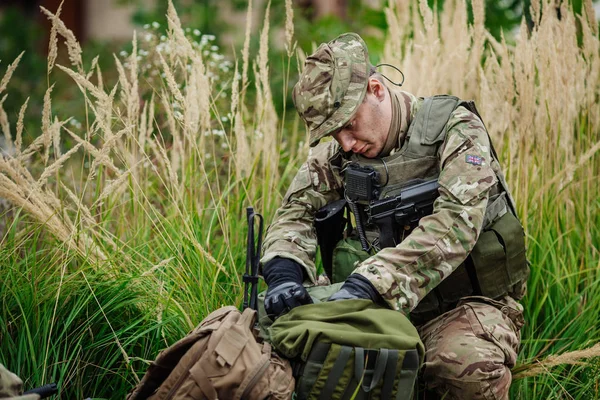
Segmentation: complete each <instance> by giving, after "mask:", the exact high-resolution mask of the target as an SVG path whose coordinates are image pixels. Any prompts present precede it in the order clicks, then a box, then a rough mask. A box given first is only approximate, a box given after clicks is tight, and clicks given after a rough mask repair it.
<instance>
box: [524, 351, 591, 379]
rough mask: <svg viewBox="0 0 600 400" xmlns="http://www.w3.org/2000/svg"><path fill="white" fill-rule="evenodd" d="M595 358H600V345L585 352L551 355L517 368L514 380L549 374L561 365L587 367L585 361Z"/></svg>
mask: <svg viewBox="0 0 600 400" xmlns="http://www.w3.org/2000/svg"><path fill="white" fill-rule="evenodd" d="M593 357H600V343H596V344H595V345H593V346H592V347H589V348H587V349H583V350H576V351H570V352H567V353H563V354H559V355H551V356H548V357H546V358H545V359H543V360H541V361H534V362H532V363H529V364H525V365H521V366H519V367H516V368H515V371H516V372H515V373H514V375H513V379H515V380H516V379H521V378H526V377H530V376H536V375H539V374H541V373H544V372H549V369H550V368H553V367H556V366H559V365H585V364H586V363H585V360H588V359H590V358H593Z"/></svg>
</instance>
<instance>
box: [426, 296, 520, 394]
mask: <svg viewBox="0 0 600 400" xmlns="http://www.w3.org/2000/svg"><path fill="white" fill-rule="evenodd" d="M521 326H523V313H522V306H521V305H520V304H518V303H517V302H516V301H515V300H513V299H512V298H511V297H508V296H507V297H505V298H503V299H501V300H500V301H494V300H491V299H488V298H485V297H468V298H464V299H463V300H462V301H461V302H460V303H459V304H458V306H457V307H456V308H455V309H453V310H451V311H449V312H447V313H445V314H442V315H440V316H439V317H437V318H435V319H433V320H432V321H430V322H428V323H427V324H426V325H424V326H422V327H420V328H419V329H418V331H419V335H420V336H421V340H423V343H424V344H425V348H426V350H425V365H424V370H423V380H424V381H425V384H426V387H427V388H428V389H430V390H433V391H435V392H437V393H439V394H441V395H443V396H444V398H445V399H448V400H451V399H474V400H478V399H497V400H501V399H508V391H509V388H510V384H511V381H512V375H511V373H510V368H512V367H513V366H514V365H515V361H516V359H517V352H518V350H519V343H520V328H521Z"/></svg>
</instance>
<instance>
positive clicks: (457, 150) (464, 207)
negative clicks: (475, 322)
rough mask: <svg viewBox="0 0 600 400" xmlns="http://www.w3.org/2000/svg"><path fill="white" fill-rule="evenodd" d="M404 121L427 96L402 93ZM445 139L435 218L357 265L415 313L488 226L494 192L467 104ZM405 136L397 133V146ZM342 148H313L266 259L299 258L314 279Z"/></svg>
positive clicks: (339, 188)
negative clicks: (323, 214)
mask: <svg viewBox="0 0 600 400" xmlns="http://www.w3.org/2000/svg"><path fill="white" fill-rule="evenodd" d="M398 93H399V96H401V97H400V98H401V99H403V100H404V101H400V103H401V108H402V110H401V111H402V113H403V118H404V117H408V118H407V119H406V122H407V124H408V125H410V122H411V121H412V119H413V117H414V116H415V114H416V112H417V111H418V109H419V107H420V105H421V103H422V101H423V99H422V98H416V97H414V96H413V95H411V94H408V93H406V92H398ZM446 127H447V135H446V138H445V141H444V142H443V143H442V144H441V146H440V149H439V151H438V155H439V157H438V158H439V160H438V161H439V163H440V175H439V184H440V189H439V191H440V196H439V197H438V198H437V200H436V201H435V203H434V210H433V213H432V214H431V215H428V216H426V217H423V218H422V219H421V220H420V221H419V226H418V227H417V228H416V229H414V230H413V231H412V232H411V233H410V235H408V236H407V237H406V238H405V239H404V240H403V241H402V242H401V243H400V244H398V245H397V246H396V247H392V248H385V249H382V250H381V251H379V252H378V253H377V254H375V255H373V256H372V257H370V258H368V259H367V260H365V261H363V262H362V263H360V264H359V265H357V267H356V269H355V270H354V273H358V274H361V275H363V276H365V277H366V278H367V279H369V281H370V282H371V283H372V284H373V286H374V287H375V288H376V289H377V291H378V292H379V293H380V294H381V295H382V297H383V298H384V299H385V301H386V302H387V303H388V304H389V306H390V307H391V308H392V309H395V310H399V311H402V312H405V313H409V312H410V311H412V310H413V309H414V308H415V307H416V305H417V304H418V303H419V301H420V300H421V299H423V297H425V295H426V294H427V293H429V292H430V291H431V290H432V289H433V288H435V287H436V286H437V285H438V284H439V283H440V282H441V281H442V280H443V279H445V278H446V277H447V276H448V275H450V274H451V273H452V272H453V271H454V270H455V269H456V268H457V267H458V266H459V265H460V264H461V263H462V262H463V261H464V260H465V259H466V257H467V255H468V254H469V252H470V251H471V250H472V249H473V247H474V245H475V243H476V241H477V238H478V236H479V233H480V231H481V228H482V225H483V219H484V214H485V210H486V206H487V203H488V199H489V193H490V189H491V188H492V187H493V186H494V185H495V184H496V182H497V177H496V172H495V170H496V169H499V164H498V163H497V162H496V160H493V161H492V154H491V151H490V150H491V149H490V143H489V138H488V135H487V132H486V130H485V127H484V125H483V123H482V122H481V120H480V119H479V118H478V117H477V116H476V115H475V114H473V113H471V112H470V111H468V110H467V109H466V108H464V107H462V106H461V107H458V108H457V109H456V110H455V111H454V112H453V113H452V115H451V116H450V119H449V120H448V123H447V125H446ZM403 140H404V135H403V134H400V135H399V140H398V145H397V148H399V147H400V146H401V144H402V143H403ZM340 151H341V150H340V146H339V145H338V144H337V142H335V141H329V142H325V143H321V144H319V145H318V146H317V147H315V148H312V149H311V150H310V153H309V155H308V159H307V161H306V162H305V163H304V164H303V165H302V166H301V167H300V169H299V171H298V173H297V175H296V176H295V178H294V180H293V182H292V184H291V186H290V187H289V189H288V191H287V193H286V195H285V197H284V200H283V204H282V205H281V207H280V208H279V209H278V210H277V212H276V215H275V217H274V220H273V223H272V224H271V226H270V227H269V229H268V232H267V235H266V238H265V242H264V246H263V251H264V253H263V254H264V256H263V258H262V260H261V262H262V263H263V264H264V263H266V262H268V261H269V260H271V259H273V258H274V257H283V258H289V259H293V260H295V261H297V262H298V263H300V264H301V265H303V266H304V268H305V269H306V273H307V277H308V278H309V279H310V281H311V282H312V283H313V284H314V283H315V282H316V280H317V273H316V268H315V263H314V260H315V255H316V249H317V238H316V231H315V229H314V226H313V220H314V216H315V213H316V211H317V210H319V209H320V208H321V207H323V206H325V205H326V204H328V203H330V202H332V201H335V200H338V199H340V198H341V196H342V194H343V176H342V174H341V168H340V165H338V164H336V163H335V162H333V160H335V159H336V158H339V157H334V156H335V155H336V154H339V153H340ZM467 151H468V154H469V155H474V156H479V157H481V159H483V160H484V162H483V164H482V165H473V164H470V163H468V162H467V159H466V157H465V155H466V154H465V152H467Z"/></svg>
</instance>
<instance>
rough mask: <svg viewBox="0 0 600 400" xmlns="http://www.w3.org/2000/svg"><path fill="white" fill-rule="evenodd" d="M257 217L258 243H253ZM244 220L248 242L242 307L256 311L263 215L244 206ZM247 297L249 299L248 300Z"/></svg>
mask: <svg viewBox="0 0 600 400" xmlns="http://www.w3.org/2000/svg"><path fill="white" fill-rule="evenodd" d="M256 218H258V220H259V224H258V240H257V241H258V243H256V245H255V243H254V239H255V237H254V236H255V235H254V220H255V219H256ZM246 220H247V221H248V243H247V247H246V273H245V274H244V276H243V278H242V279H243V281H244V304H243V309H244V310H245V309H246V308H248V307H250V308H252V309H253V310H256V311H258V264H259V262H260V248H261V247H262V232H263V217H262V215H260V214H256V213H254V209H253V208H252V207H248V208H246ZM248 297H250V299H249V300H248Z"/></svg>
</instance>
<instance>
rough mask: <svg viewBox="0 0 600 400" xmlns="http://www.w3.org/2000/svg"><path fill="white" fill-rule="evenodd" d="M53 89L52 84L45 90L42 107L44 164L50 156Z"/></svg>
mask: <svg viewBox="0 0 600 400" xmlns="http://www.w3.org/2000/svg"><path fill="white" fill-rule="evenodd" d="M52 89H54V84H52V86H50V87H49V88H48V89H47V90H46V94H44V107H43V109H42V137H43V145H44V164H46V163H48V157H49V156H50V143H51V142H52V130H51V127H50V125H51V123H52V111H51V102H52V100H51V96H50V95H51V94H52Z"/></svg>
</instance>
